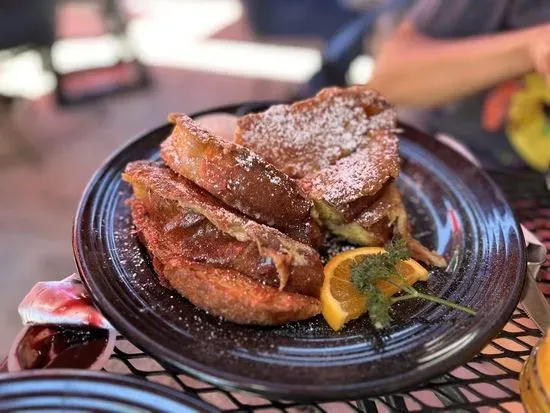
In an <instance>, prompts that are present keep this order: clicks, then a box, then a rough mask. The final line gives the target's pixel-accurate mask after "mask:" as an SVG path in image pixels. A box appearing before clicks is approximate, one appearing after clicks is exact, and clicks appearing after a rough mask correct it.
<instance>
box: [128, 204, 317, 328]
mask: <svg viewBox="0 0 550 413" xmlns="http://www.w3.org/2000/svg"><path fill="white" fill-rule="evenodd" d="M130 206H131V210H132V219H133V221H134V224H135V226H136V228H137V230H138V231H139V236H140V239H141V241H142V242H143V244H144V245H145V246H146V247H147V250H148V252H149V254H150V255H151V257H152V259H153V266H154V268H155V272H156V273H157V275H158V277H159V280H160V282H161V284H163V285H164V286H166V287H170V288H173V289H174V290H176V291H177V292H178V293H180V294H181V295H182V296H183V297H185V298H187V299H188V300H189V301H191V303H193V304H194V305H196V306H197V307H200V308H202V309H204V310H207V311H209V312H210V313H212V314H214V315H217V316H221V317H223V318H224V319H226V320H229V321H232V322H235V323H239V324H257V325H276V324H284V323H287V322H289V321H297V320H303V319H307V318H309V317H312V316H314V315H316V314H318V313H319V312H320V307H321V306H320V302H319V300H317V299H316V298H314V297H309V296H306V295H302V294H298V293H292V292H288V291H280V290H279V289H278V288H275V287H271V286H268V285H264V284H263V283H260V282H258V281H255V280H254V279H252V278H250V277H249V276H247V275H245V274H243V273H241V272H239V271H236V270H234V269H231V268H220V267H219V265H220V264H227V259H228V258H230V257H231V256H232V255H231V254H229V255H227V254H224V253H223V251H225V250H226V249H227V247H228V244H227V242H225V241H221V240H220V238H219V237H221V238H222V239H223V238H225V237H226V236H225V235H224V234H222V233H220V232H219V231H218V230H216V229H215V230H214V231H213V232H212V231H207V232H210V234H209V235H205V234H201V232H203V231H202V230H203V229H204V226H203V225H204V221H206V222H208V221H207V220H205V219H204V218H202V219H199V220H198V221H195V220H194V219H192V218H191V219H189V223H192V224H191V225H188V223H185V224H184V226H183V228H177V227H176V228H171V229H167V227H170V226H171V223H172V222H173V220H168V221H163V220H161V219H160V218H161V217H162V215H159V212H161V210H163V209H164V210H165V212H166V209H168V210H169V212H171V213H172V214H173V206H172V205H170V206H168V207H167V206H166V205H162V206H161V207H159V208H158V210H157V211H156V212H154V213H151V212H150V211H151V208H152V207H153V206H152V205H149V204H148V202H144V201H142V200H138V199H133V200H131V201H130ZM193 222H194V223H193ZM197 224H198V225H199V228H194V229H193V226H196V225H197ZM191 233H193V234H191ZM197 236H198V237H197ZM195 237H197V238H196V239H195ZM209 239H210V241H213V242H214V243H215V244H211V243H209V242H207V243H206V245H205V248H206V252H205V251H204V250H203V251H202V252H201V253H198V254H196V253H197V251H196V248H199V249H200V244H201V243H202V242H204V241H205V240H206V241H208V240H209ZM226 241H227V240H226ZM238 243H239V241H234V243H233V244H231V242H229V244H230V245H229V246H231V247H233V248H230V249H234V247H235V244H238ZM241 244H243V243H241ZM213 246H217V248H219V249H221V250H222V251H220V250H217V249H216V248H212V247H213ZM237 247H238V246H237ZM237 249H238V248H237ZM205 255H207V256H208V259H207V260H205V261H203V262H200V261H197V260H200V259H204V257H205ZM237 255H238V254H237ZM219 258H222V260H221V261H220V260H219Z"/></svg>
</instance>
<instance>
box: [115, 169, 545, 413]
mask: <svg viewBox="0 0 550 413" xmlns="http://www.w3.org/2000/svg"><path fill="white" fill-rule="evenodd" d="M491 175H492V176H493V178H494V179H495V180H496V182H497V183H498V184H499V185H500V186H501V188H502V189H503V191H504V193H505V194H506V195H507V197H508V199H509V201H510V203H511V205H512V207H513V208H514V210H515V213H516V216H517V218H518V220H519V221H520V222H521V223H522V224H523V225H525V227H526V228H528V229H530V230H531V231H533V232H534V233H535V234H536V235H537V236H538V237H539V239H540V240H541V242H543V243H544V244H545V246H546V247H547V248H549V249H550V192H549V191H548V190H547V189H546V188H545V186H544V181H543V179H542V178H541V177H540V175H535V174H513V175H511V174H509V173H503V172H495V173H492V174H491ZM540 287H541V288H542V290H543V292H544V293H545V295H546V296H547V297H550V265H549V264H548V263H547V264H546V265H545V266H544V267H543V268H542V281H541V283H540ZM540 337H541V332H540V331H539V330H538V329H537V328H536V326H535V325H534V323H533V322H532V321H531V320H530V319H529V318H528V317H527V315H526V314H525V312H523V311H522V310H521V309H520V308H518V309H516V311H515V312H514V314H513V316H512V318H511V320H510V321H509V322H508V324H507V325H506V326H505V327H504V329H503V330H502V331H501V332H500V333H499V334H498V336H497V337H496V338H495V339H494V340H493V341H492V342H491V343H490V344H488V345H487V346H486V347H485V348H484V349H483V350H482V351H481V353H479V354H478V355H477V356H475V357H474V358H473V359H472V360H471V361H470V362H468V363H466V364H464V365H462V366H460V367H458V368H456V369H454V370H452V371H450V372H448V373H447V374H445V375H443V376H441V377H438V378H436V379H433V380H431V381H430V382H428V383H424V384H423V385H421V386H418V387H417V388H414V389H411V390H409V391H406V392H403V393H397V394H392V395H387V396H381V397H375V398H370V399H365V400H356V401H342V402H329V403H312V404H309V405H303V404H298V403H294V402H291V401H270V400H266V399H263V398H261V397H257V396H253V395H249V394H243V393H230V392H227V391H224V390H222V389H220V388H217V387H215V386H213V385H210V384H207V383H203V382H200V381H197V380H195V379H193V378H191V377H189V376H187V375H185V374H183V373H182V372H180V371H174V370H172V369H169V368H166V367H163V366H162V364H161V363H160V362H157V361H156V360H154V359H153V358H152V357H151V356H149V355H148V354H146V353H144V352H142V351H141V350H139V349H138V348H136V347H135V346H134V345H132V344H131V343H130V342H128V341H127V340H126V339H125V338H124V337H122V336H119V337H118V339H117V344H116V347H115V351H114V353H113V355H112V357H111V359H110V361H109V363H108V364H107V365H106V367H105V370H106V371H108V372H116V373H122V374H132V375H135V376H138V377H141V378H143V379H146V380H150V381H154V382H157V383H162V384H165V385H167V386H171V387H174V388H176V389H179V390H181V391H184V392H187V393H189V394H191V395H193V396H195V397H197V398H200V399H202V400H204V401H206V402H208V403H210V404H212V405H214V406H216V407H218V408H219V409H220V410H223V411H228V412H237V411H238V412H242V411H251V412H264V413H268V412H338V413H341V412H342V413H344V412H388V411H397V412H401V411H428V410H429V411H443V410H446V411H449V410H451V411H489V410H491V411H502V412H507V411H508V412H516V411H518V410H520V411H521V409H522V406H521V402H520V396H519V372H520V370H521V368H522V365H523V362H524V361H525V359H526V358H527V356H528V355H529V354H530V352H531V349H532V347H533V345H534V344H535V343H536V342H537V341H538V340H539V338H540Z"/></svg>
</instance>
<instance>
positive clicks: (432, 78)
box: [370, 21, 549, 106]
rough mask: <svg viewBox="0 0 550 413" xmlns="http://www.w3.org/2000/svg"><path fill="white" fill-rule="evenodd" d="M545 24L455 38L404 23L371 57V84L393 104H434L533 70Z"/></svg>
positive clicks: (546, 31)
mask: <svg viewBox="0 0 550 413" xmlns="http://www.w3.org/2000/svg"><path fill="white" fill-rule="evenodd" d="M548 33H549V29H548V28H547V26H535V27H533V28H529V29H523V30H516V31H513V32H508V33H504V34H494V35H484V36H475V37H471V38H467V39H460V40H439V39H432V38H430V37H427V36H424V35H423V34H421V33H419V32H417V31H416V30H415V28H414V27H413V26H412V24H411V23H410V22H407V21H405V22H404V23H403V24H402V25H401V26H400V27H399V28H398V29H397V31H396V33H395V34H394V35H393V37H392V38H391V39H390V40H389V41H388V44H387V45H386V46H385V47H384V49H383V50H382V53H381V54H380V56H379V57H378V59H377V61H376V67H375V71H374V73H373V77H372V79H371V82H370V86H372V87H373V88H375V89H377V90H378V91H379V92H381V93H382V94H383V95H384V96H386V98H387V99H388V100H389V101H391V102H392V103H395V104H402V105H411V106H434V105H438V104H441V103H445V102H449V101H452V100H454V99H457V98H460V97H463V96H466V95H469V94H473V93H475V92H478V91H481V90H484V89H486V88H489V87H491V86H493V85H495V84H497V83H499V82H501V81H504V80H508V79H511V78H514V77H516V76H519V75H521V74H524V73H526V72H529V71H532V70H534V69H535V68H537V69H538V67H536V66H537V64H536V62H534V58H533V56H532V55H533V54H534V52H533V47H532V44H533V43H534V42H537V41H540V38H541V37H544V38H548Z"/></svg>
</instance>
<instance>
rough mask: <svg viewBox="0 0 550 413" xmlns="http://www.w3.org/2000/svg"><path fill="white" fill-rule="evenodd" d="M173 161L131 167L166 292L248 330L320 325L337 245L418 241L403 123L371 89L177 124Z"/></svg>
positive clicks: (135, 212)
mask: <svg viewBox="0 0 550 413" xmlns="http://www.w3.org/2000/svg"><path fill="white" fill-rule="evenodd" d="M169 119H170V121H171V122H172V123H173V124H174V129H173V131H172V133H171V135H170V136H169V137H168V138H167V139H166V141H164V142H163V143H162V145H161V157H162V160H163V162H152V161H136V162H132V163H130V164H129V165H128V166H127V167H126V170H125V172H124V175H123V179H124V180H125V181H127V182H129V183H130V184H131V185H132V188H133V193H134V196H133V198H132V199H130V200H129V204H130V207H131V213H132V218H133V222H134V225H135V227H136V229H137V232H138V234H139V236H140V239H141V241H142V242H143V244H144V245H145V246H146V247H147V250H148V251H149V254H150V255H151V257H152V262H153V265H154V268H155V271H156V273H157V274H158V277H159V280H160V282H161V283H162V284H163V285H165V286H168V287H171V288H173V289H175V290H177V291H178V292H179V293H180V294H181V295H182V296H184V297H185V298H187V299H188V300H189V301H191V302H192V303H193V304H194V305H196V306H198V307H200V308H202V309H204V310H207V311H209V312H210V313H212V314H214V315H217V316H221V317H223V318H224V319H226V320H229V321H233V322H235V323H240V324H257V325H276V324H283V323H287V322H290V321H296V320H303V319H307V318H309V317H312V316H314V315H316V314H318V313H319V312H320V310H321V304H320V301H319V294H320V289H321V286H322V283H323V265H322V263H321V258H320V256H319V253H318V249H319V247H320V246H321V245H322V244H323V241H324V239H325V236H326V235H327V234H332V236H337V237H340V238H342V239H344V240H346V241H348V242H349V243H351V244H355V245H363V246H371V245H372V246H380V245H384V244H385V243H386V242H388V241H389V240H391V239H392V238H393V237H396V236H397V237H401V238H404V239H405V240H406V241H407V245H408V247H409V249H410V251H411V254H412V255H413V256H414V257H415V258H417V259H420V260H422V261H424V262H426V263H428V264H431V265H436V266H443V265H444V264H445V261H444V260H443V258H442V257H440V256H438V255H437V254H435V253H434V252H432V251H429V250H427V249H426V248H424V247H423V246H422V245H420V243H418V242H417V241H416V240H414V239H413V238H412V236H411V232H410V227H409V224H408V219H407V213H406V210H405V208H404V206H403V203H402V200H401V196H400V194H399V191H398V190H397V188H396V186H395V183H394V182H395V179H396V178H397V177H398V174H399V142H398V138H397V136H396V131H397V130H396V112H395V110H394V109H393V108H392V107H391V106H390V105H389V104H388V103H387V102H386V101H385V100H384V99H383V98H382V97H381V96H380V95H378V94H377V93H376V92H374V91H372V90H370V89H368V88H366V87H360V86H356V87H350V88H345V89H341V88H329V89H324V90H322V91H321V92H319V93H318V94H317V95H316V96H315V97H313V98H311V99H307V100H304V101H300V102H297V103H294V104H292V105H275V106H272V107H271V108H269V109H268V110H267V111H265V112H263V113H257V114H249V115H246V116H243V117H241V118H236V117H235V118H231V117H229V118H227V117H226V118H225V119H224V122H223V127H222V128H220V127H219V123H218V124H211V126H212V127H209V124H210V123H209V122H204V123H200V124H199V123H197V122H195V121H194V120H192V119H191V118H189V117H188V116H186V115H184V114H172V115H170V117H169Z"/></svg>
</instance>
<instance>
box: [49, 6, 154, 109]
mask: <svg viewBox="0 0 550 413" xmlns="http://www.w3.org/2000/svg"><path fill="white" fill-rule="evenodd" d="M75 3H77V4H78V3H80V4H86V3H87V4H91V5H96V6H99V7H97V10H98V12H99V15H100V16H99V17H100V19H101V20H102V22H103V27H104V29H105V32H106V33H107V34H110V35H111V36H112V37H113V38H114V39H115V41H116V45H117V52H118V61H117V62H116V63H114V64H113V65H111V66H107V67H97V66H95V67H90V68H87V69H83V70H78V71H73V72H70V73H64V74H60V73H58V72H57V71H55V70H54V73H55V75H56V78H57V88H56V98H57V101H58V103H59V104H61V105H65V106H66V105H73V104H79V103H85V102H89V101H93V100H95V99H97V98H100V97H103V96H106V95H109V94H113V93H119V92H126V91H131V90H135V89H140V88H143V87H146V86H148V85H149V84H150V83H151V78H150V76H149V72H148V70H147V68H146V67H145V66H144V65H143V64H142V63H141V62H140V61H139V59H138V58H137V57H136V55H135V53H134V50H133V48H132V47H131V42H130V41H129V39H128V32H127V28H128V20H127V17H126V14H125V11H124V10H123V8H122V7H121V6H120V2H119V1H118V0H99V1H98V0H58V4H59V6H61V7H62V6H64V5H70V4H75ZM83 37H88V36H86V35H84V36H83ZM81 84H89V85H91V86H88V87H89V90H85V91H79V90H78V88H79V85H81ZM75 85H76V87H75ZM75 89H76V90H77V92H76V93H75V92H74V90H75Z"/></svg>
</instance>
